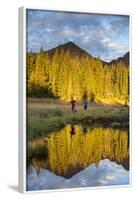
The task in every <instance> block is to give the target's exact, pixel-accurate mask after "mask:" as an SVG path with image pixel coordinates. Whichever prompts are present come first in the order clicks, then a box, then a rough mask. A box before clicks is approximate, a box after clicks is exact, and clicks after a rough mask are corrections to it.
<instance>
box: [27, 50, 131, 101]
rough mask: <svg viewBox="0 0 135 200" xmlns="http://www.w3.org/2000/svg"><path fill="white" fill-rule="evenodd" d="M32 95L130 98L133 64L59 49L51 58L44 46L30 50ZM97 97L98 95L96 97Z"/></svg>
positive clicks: (29, 68)
mask: <svg viewBox="0 0 135 200" xmlns="http://www.w3.org/2000/svg"><path fill="white" fill-rule="evenodd" d="M27 86H28V87H27V95H28V97H40V98H43V97H57V98H60V99H61V100H64V101H69V100H70V99H71V98H72V97H73V98H74V99H76V100H77V101H81V100H82V99H83V97H84V96H85V97H87V99H88V100H90V101H93V100H94V101H101V102H102V101H105V102H107V100H108V101H110V102H113V101H114V102H115V101H119V102H120V101H121V102H122V103H123V104H127V103H128V101H129V66H127V65H125V64H124V62H122V61H120V62H117V63H115V64H107V63H103V62H102V61H101V60H100V58H94V57H86V58H84V59H80V58H79V57H77V56H76V57H72V56H70V54H69V52H68V51H66V52H65V51H64V50H63V49H62V50H61V51H58V50H57V49H56V50H55V53H54V55H53V56H52V57H51V58H50V57H49V55H48V53H46V52H44V50H43V48H42V47H41V49H40V51H39V53H36V54H35V53H32V52H30V53H27ZM93 97H94V99H93Z"/></svg>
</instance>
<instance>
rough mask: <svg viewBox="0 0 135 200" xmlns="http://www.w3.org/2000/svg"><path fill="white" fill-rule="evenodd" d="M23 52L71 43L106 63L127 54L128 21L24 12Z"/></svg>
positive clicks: (113, 17) (67, 13)
mask: <svg viewBox="0 0 135 200" xmlns="http://www.w3.org/2000/svg"><path fill="white" fill-rule="evenodd" d="M26 31H27V50H28V51H29V50H30V49H32V51H33V52H38V51H39V49H40V47H41V45H42V46H43V48H44V50H45V51H46V50H48V49H51V48H53V47H56V46H58V45H59V44H64V43H66V42H69V41H72V42H74V43H76V44H77V45H78V46H80V47H81V48H83V49H84V50H85V51H87V52H88V53H90V54H91V55H93V56H95V57H97V56H100V58H101V59H103V60H106V61H110V60H112V59H116V58H117V57H120V56H123V55H124V54H125V53H126V52H127V51H129V17H128V16H123V15H105V14H86V13H71V12H55V11H40V10H27V28H26Z"/></svg>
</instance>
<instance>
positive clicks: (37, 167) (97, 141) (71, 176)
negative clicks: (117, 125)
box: [27, 125, 129, 190]
mask: <svg viewBox="0 0 135 200" xmlns="http://www.w3.org/2000/svg"><path fill="white" fill-rule="evenodd" d="M128 141H129V138H128V133H127V131H125V130H118V129H112V128H87V127H82V126H79V125H75V126H73V125H67V126H66V127H65V128H63V129H61V130H60V131H57V132H53V133H51V134H49V136H46V137H42V138H38V139H35V140H29V141H28V167H27V190H42V189H58V188H74V187H89V186H104V185H105V186H107V185H124V184H128V183H129V142H128Z"/></svg>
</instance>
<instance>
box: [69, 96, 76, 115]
mask: <svg viewBox="0 0 135 200" xmlns="http://www.w3.org/2000/svg"><path fill="white" fill-rule="evenodd" d="M70 103H71V110H72V111H73V112H76V109H75V104H76V101H75V100H74V99H73V98H72V99H71V102H70Z"/></svg>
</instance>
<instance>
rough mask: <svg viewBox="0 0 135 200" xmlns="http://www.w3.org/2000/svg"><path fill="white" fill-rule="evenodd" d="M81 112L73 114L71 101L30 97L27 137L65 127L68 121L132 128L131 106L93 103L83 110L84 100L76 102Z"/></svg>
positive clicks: (28, 102) (89, 124) (78, 110)
mask: <svg viewBox="0 0 135 200" xmlns="http://www.w3.org/2000/svg"><path fill="white" fill-rule="evenodd" d="M76 109H77V112H76V113H72V111H71V105H70V102H62V101H60V100H58V99H53V98H51V99H49V98H46V99H37V98H28V99H27V130H28V131H27V134H28V135H27V136H28V139H33V138H36V137H39V136H42V135H45V134H48V133H50V132H52V131H56V130H59V129H61V128H63V127H64V126H65V125H66V124H82V125H85V126H100V125H101V126H104V127H107V126H109V127H112V128H128V126H129V111H128V106H122V105H119V104H114V105H107V104H98V103H89V106H88V110H86V111H85V110H83V104H82V102H78V103H77V105H76Z"/></svg>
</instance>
